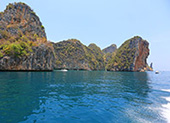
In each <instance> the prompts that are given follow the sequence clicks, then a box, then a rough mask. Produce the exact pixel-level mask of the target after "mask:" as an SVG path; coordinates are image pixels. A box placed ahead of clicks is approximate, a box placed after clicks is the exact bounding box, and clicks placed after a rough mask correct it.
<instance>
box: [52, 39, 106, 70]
mask: <svg viewBox="0 0 170 123" xmlns="http://www.w3.org/2000/svg"><path fill="white" fill-rule="evenodd" d="M53 46H54V51H55V56H56V64H55V69H62V68H66V69H74V70H101V69H104V65H103V63H102V62H101V61H100V59H102V58H101V57H100V56H101V54H99V56H96V55H95V54H96V51H95V50H93V48H88V47H87V46H85V45H83V44H82V43H81V42H80V41H79V40H77V39H69V40H67V41H61V42H59V43H53ZM89 47H91V46H89Z"/></svg>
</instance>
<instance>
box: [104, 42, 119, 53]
mask: <svg viewBox="0 0 170 123" xmlns="http://www.w3.org/2000/svg"><path fill="white" fill-rule="evenodd" d="M116 50H117V46H116V44H112V45H110V46H109V47H106V48H104V49H103V50H102V51H103V53H105V54H106V53H113V52H115V51H116Z"/></svg>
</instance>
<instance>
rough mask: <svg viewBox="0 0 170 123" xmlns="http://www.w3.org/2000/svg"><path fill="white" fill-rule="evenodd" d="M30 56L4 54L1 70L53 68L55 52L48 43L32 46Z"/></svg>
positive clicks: (0, 63) (0, 61) (0, 60)
mask: <svg viewBox="0 0 170 123" xmlns="http://www.w3.org/2000/svg"><path fill="white" fill-rule="evenodd" d="M32 50H33V52H30V54H29V55H28V56H23V57H16V56H7V55H6V56H4V57H2V58H1V59H0V70H34V71H41V70H53V63H54V59H55V58H54V54H53V51H52V50H51V49H50V48H49V47H47V46H46V45H43V44H42V45H40V46H38V47H32Z"/></svg>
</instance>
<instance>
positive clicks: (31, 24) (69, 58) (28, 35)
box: [0, 2, 152, 71]
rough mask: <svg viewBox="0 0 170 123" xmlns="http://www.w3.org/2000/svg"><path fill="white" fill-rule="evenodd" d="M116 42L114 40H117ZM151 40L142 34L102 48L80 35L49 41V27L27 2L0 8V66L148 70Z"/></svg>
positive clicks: (49, 69) (24, 69) (26, 68)
mask: <svg viewBox="0 0 170 123" xmlns="http://www.w3.org/2000/svg"><path fill="white" fill-rule="evenodd" d="M113 43H114V42H113ZM148 56H149V43H148V42H147V41H146V40H143V39H142V38H141V37H139V36H135V37H133V38H131V39H128V40H126V41H125V42H124V43H123V44H122V45H121V46H120V47H119V48H117V46H116V45H115V44H112V45H111V46H109V47H107V48H105V49H103V50H101V49H100V47H98V46H97V45H96V44H93V43H92V44H90V45H89V46H85V45H84V44H82V43H81V42H80V41H79V40H77V39H68V40H65V41H61V42H59V43H54V42H50V41H47V38H46V33H45V28H44V26H43V25H42V23H41V21H40V19H39V17H38V16H37V15H36V13H35V12H34V11H33V10H32V9H31V8H30V7H29V6H28V5H26V4H25V3H21V2H19V3H14V4H9V5H8V6H7V7H6V9H5V10H4V12H0V70H1V71H3V70H4V71H5V70H11V71H14V70H17V71H20V70H21V71H52V70H54V69H63V68H65V69H69V70H108V71H148V70H152V69H151V68H150V67H149V66H148V64H147V58H148Z"/></svg>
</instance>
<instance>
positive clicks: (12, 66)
mask: <svg viewBox="0 0 170 123" xmlns="http://www.w3.org/2000/svg"><path fill="white" fill-rule="evenodd" d="M54 61H55V57H54V52H53V47H52V45H51V44H50V43H48V42H47V39H46V33H45V30H44V27H43V26H42V24H41V22H40V20H39V18H38V16H37V15H36V14H35V13H34V12H33V11H32V9H31V8H30V7H29V6H28V5H26V4H24V3H14V4H9V5H8V6H7V8H6V10H5V11H4V12H1V13H0V70H53V63H54Z"/></svg>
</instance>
